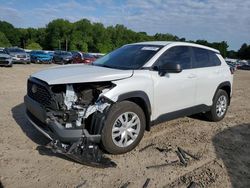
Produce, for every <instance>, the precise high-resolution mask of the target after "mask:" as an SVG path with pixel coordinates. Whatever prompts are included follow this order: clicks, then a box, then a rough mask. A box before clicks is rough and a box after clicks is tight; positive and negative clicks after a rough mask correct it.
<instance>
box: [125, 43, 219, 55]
mask: <svg viewBox="0 0 250 188" xmlns="http://www.w3.org/2000/svg"><path fill="white" fill-rule="evenodd" d="M138 44H143V45H159V46H167V45H178V46H179V45H184V46H192V47H197V48H203V49H206V50H211V51H214V52H216V53H220V52H219V50H216V49H214V48H210V47H207V46H204V45H200V44H195V43H191V42H178V41H147V42H138V43H132V44H130V45H138Z"/></svg>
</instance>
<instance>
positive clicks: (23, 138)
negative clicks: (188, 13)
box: [0, 65, 250, 188]
mask: <svg viewBox="0 0 250 188" xmlns="http://www.w3.org/2000/svg"><path fill="white" fill-rule="evenodd" d="M49 66H50V65H14V67H12V68H3V67H1V68H0V128H1V131H0V177H1V183H2V186H3V187H78V188H79V187H122V186H123V185H124V184H126V183H127V184H126V185H128V187H143V184H144V183H145V181H146V179H147V178H150V181H149V184H148V187H187V186H189V185H190V182H195V183H196V185H197V187H237V188H238V187H250V115H249V113H250V71H237V72H236V74H235V76H234V87H233V98H232V101H231V106H230V108H229V111H228V113H227V115H226V118H225V119H224V120H223V121H221V122H218V123H212V122H208V121H205V120H203V119H201V118H199V117H192V118H190V117H185V118H179V119H176V120H173V121H169V122H167V123H163V124H160V125H157V126H155V127H153V128H152V129H151V131H150V132H146V133H145V135H144V138H143V139H142V141H141V143H140V144H139V146H138V147H137V148H136V149H135V150H133V151H132V152H130V153H127V154H124V155H117V156H112V155H108V156H109V157H110V158H111V159H112V160H113V161H115V162H116V163H117V167H116V168H108V169H98V168H92V167H88V166H83V165H80V164H77V163H74V162H72V161H70V160H67V159H64V158H62V157H60V156H57V155H54V154H53V153H52V152H50V151H48V150H45V149H42V148H41V147H40V146H41V145H44V144H46V143H48V140H47V139H46V138H45V137H44V136H43V135H41V134H40V133H39V132H37V131H36V130H35V129H34V128H33V127H32V126H31V124H30V123H28V121H27V120H26V118H25V107H24V104H23V96H24V95H25V94H26V80H27V78H28V77H29V75H30V74H31V73H33V72H35V71H38V70H41V69H43V68H47V67H49ZM151 143H153V144H155V145H154V146H151V147H148V148H147V149H145V150H143V151H140V149H142V148H144V147H145V146H147V145H149V144H151ZM156 147H159V148H168V149H172V150H170V151H168V152H166V151H163V152H160V151H158V150H157V149H156ZM177 147H181V148H183V149H185V150H187V151H189V152H190V153H192V154H194V155H196V156H198V157H200V159H199V160H194V159H190V160H189V161H188V165H187V167H185V166H183V165H180V164H179V163H175V164H173V165H168V166H165V167H161V168H150V169H147V168H146V167H147V166H151V165H157V164H163V163H166V160H167V161H168V162H170V161H173V160H175V159H176V154H175V151H176V149H177ZM0 187H1V185H0Z"/></svg>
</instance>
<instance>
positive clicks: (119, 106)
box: [101, 101, 146, 154]
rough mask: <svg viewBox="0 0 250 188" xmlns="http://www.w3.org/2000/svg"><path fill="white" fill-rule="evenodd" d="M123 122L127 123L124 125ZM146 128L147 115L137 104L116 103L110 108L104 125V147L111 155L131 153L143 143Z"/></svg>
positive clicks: (127, 102)
mask: <svg viewBox="0 0 250 188" xmlns="http://www.w3.org/2000/svg"><path fill="white" fill-rule="evenodd" d="M132 118H133V120H132ZM121 120H122V121H124V122H125V123H124V124H123V125H122V123H121V122H122V121H121ZM126 120H127V121H126ZM126 122H127V123H126ZM131 122H134V123H133V124H134V125H129V124H130V123H131ZM138 122H139V123H138ZM128 126H130V127H128ZM145 127H146V120H145V114H144V112H143V110H142V109H141V108H140V107H139V106H138V105H137V104H135V103H133V102H130V101H122V102H120V103H116V104H114V105H113V106H112V107H111V108H110V110H109V112H108V115H107V118H106V121H105V123H104V127H103V130H102V134H101V135H102V137H101V141H102V147H103V148H104V149H105V150H106V151H107V152H108V153H111V154H122V153H126V152H129V151H131V150H132V149H134V148H135V147H136V146H137V145H138V144H139V142H140V141H141V139H142V137H143V134H144V130H145ZM117 129H118V130H117ZM131 130H132V131H131ZM115 134H116V135H117V134H118V135H119V136H115ZM130 135H131V136H130ZM122 136H123V137H122ZM132 136H133V137H134V138H132ZM125 138H126V139H125ZM119 141H121V142H119ZM118 142H119V143H120V144H119V143H118Z"/></svg>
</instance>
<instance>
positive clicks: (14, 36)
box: [0, 21, 20, 46]
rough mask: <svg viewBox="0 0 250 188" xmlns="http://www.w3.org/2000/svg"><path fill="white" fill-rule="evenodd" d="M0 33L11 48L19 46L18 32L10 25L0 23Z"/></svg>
mask: <svg viewBox="0 0 250 188" xmlns="http://www.w3.org/2000/svg"><path fill="white" fill-rule="evenodd" d="M0 31H1V32H3V33H4V34H5V36H6V37H7V39H8V40H9V41H10V43H11V44H12V45H13V46H20V33H19V30H18V29H16V28H14V26H13V25H12V24H10V23H8V22H5V21H0Z"/></svg>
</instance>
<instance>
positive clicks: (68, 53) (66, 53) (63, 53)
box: [61, 52, 72, 56]
mask: <svg viewBox="0 0 250 188" xmlns="http://www.w3.org/2000/svg"><path fill="white" fill-rule="evenodd" d="M61 55H65V56H66V55H67V56H71V55H72V54H71V53H70V52H61Z"/></svg>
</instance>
